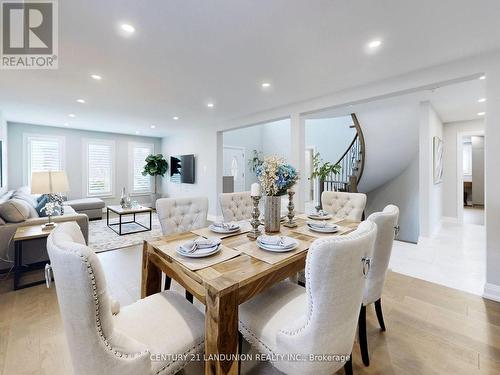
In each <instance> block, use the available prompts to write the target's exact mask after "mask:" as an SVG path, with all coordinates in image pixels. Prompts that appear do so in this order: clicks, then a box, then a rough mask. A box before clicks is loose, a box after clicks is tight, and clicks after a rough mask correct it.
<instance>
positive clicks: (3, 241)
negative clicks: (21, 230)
mask: <svg viewBox="0 0 500 375" xmlns="http://www.w3.org/2000/svg"><path fill="white" fill-rule="evenodd" d="M36 198H37V197H36V196H33V195H31V194H29V189H28V188H26V187H23V188H20V189H17V190H15V191H9V192H7V193H5V194H3V195H1V196H0V270H2V269H9V268H10V267H12V264H13V263H11V262H6V261H4V260H5V259H8V260H11V261H13V260H14V243H13V241H12V237H13V236H14V233H15V232H16V229H17V228H18V227H20V226H26V225H35V224H40V225H41V224H44V223H46V222H47V221H48V218H47V217H39V214H38V212H37V211H36V209H35V207H36V204H37V199H36ZM67 203H68V204H65V206H64V214H63V215H60V216H53V217H52V220H53V221H54V222H64V221H76V223H77V224H78V225H79V226H80V229H81V230H82V233H83V235H84V237H85V241H86V242H87V243H88V232H89V217H88V216H87V215H86V214H82V213H77V212H76V211H75V210H74V209H73V207H71V205H69V203H70V202H67ZM101 211H102V209H101ZM45 246H46V245H45V239H40V240H32V241H29V242H26V243H25V244H24V245H23V262H24V263H33V262H38V261H42V260H44V259H48V257H47V250H46V247H45Z"/></svg>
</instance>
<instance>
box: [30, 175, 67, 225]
mask: <svg viewBox="0 0 500 375" xmlns="http://www.w3.org/2000/svg"><path fill="white" fill-rule="evenodd" d="M68 191H69V183H68V177H67V176H66V172H64V171H44V172H33V173H32V175H31V194H59V193H65V192H68ZM53 205H54V202H48V203H47V204H46V205H45V207H44V209H45V210H46V212H47V217H48V218H49V221H48V223H46V224H44V225H42V229H52V228H54V227H55V226H56V223H54V222H52V221H51V218H50V217H51V216H52V213H53Z"/></svg>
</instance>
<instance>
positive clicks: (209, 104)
mask: <svg viewBox="0 0 500 375" xmlns="http://www.w3.org/2000/svg"><path fill="white" fill-rule="evenodd" d="M207 107H208V108H213V107H215V104H214V103H207Z"/></svg>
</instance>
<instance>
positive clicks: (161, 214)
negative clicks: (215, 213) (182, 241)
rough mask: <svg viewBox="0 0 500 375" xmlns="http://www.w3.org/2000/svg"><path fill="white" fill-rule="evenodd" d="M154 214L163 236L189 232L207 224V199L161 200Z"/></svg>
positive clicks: (157, 203)
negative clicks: (158, 221) (156, 214)
mask: <svg viewBox="0 0 500 375" xmlns="http://www.w3.org/2000/svg"><path fill="white" fill-rule="evenodd" d="M156 212H157V213H158V218H159V220H160V225H161V230H162V232H163V234H164V235H165V236H166V235H169V234H172V233H181V232H189V231H190V230H193V229H198V228H203V227H204V226H206V224H207V214H208V198H206V197H193V198H161V199H158V200H157V201H156Z"/></svg>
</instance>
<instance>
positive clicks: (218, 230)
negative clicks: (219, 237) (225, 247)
mask: <svg viewBox="0 0 500 375" xmlns="http://www.w3.org/2000/svg"><path fill="white" fill-rule="evenodd" d="M236 225H237V227H235V228H234V229H224V228H221V227H216V226H215V225H213V224H210V225H209V226H208V229H210V230H211V231H212V232H214V233H221V234H228V233H236V232H237V231H239V230H240V226H239V225H238V224H236Z"/></svg>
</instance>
